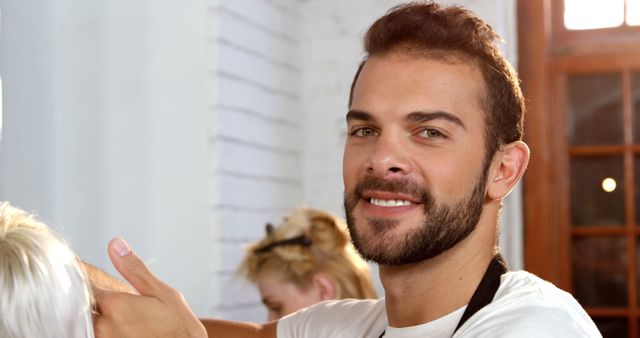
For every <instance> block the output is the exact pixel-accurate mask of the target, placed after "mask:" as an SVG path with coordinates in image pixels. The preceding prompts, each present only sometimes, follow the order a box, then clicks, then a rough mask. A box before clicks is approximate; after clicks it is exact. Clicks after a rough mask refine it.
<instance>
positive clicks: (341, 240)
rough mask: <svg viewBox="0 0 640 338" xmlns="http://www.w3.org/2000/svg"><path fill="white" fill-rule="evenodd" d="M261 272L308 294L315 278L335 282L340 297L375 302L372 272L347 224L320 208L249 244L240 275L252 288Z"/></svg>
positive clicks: (296, 212) (288, 219) (300, 211)
mask: <svg viewBox="0 0 640 338" xmlns="http://www.w3.org/2000/svg"><path fill="white" fill-rule="evenodd" d="M262 271H275V272H279V273H282V274H283V275H284V276H285V278H286V280H288V281H291V282H293V283H294V284H296V285H297V286H298V287H299V288H301V289H305V288H306V287H307V286H308V285H309V284H310V282H311V279H312V278H313V276H314V275H315V274H316V273H320V272H322V273H326V274H328V275H330V276H331V277H332V278H334V279H335V281H336V291H337V292H336V296H337V298H338V299H344V298H375V297H376V293H375V290H374V288H373V285H372V283H371V278H370V275H369V267H368V266H367V264H366V263H365V262H364V261H363V260H362V258H360V256H359V255H358V253H357V252H356V251H355V249H354V248H353V245H352V244H351V242H350V240H349V235H348V233H347V227H346V224H345V223H344V221H342V220H341V219H339V218H338V217H336V216H334V215H332V214H330V213H327V212H324V211H321V210H317V209H309V208H298V209H295V210H294V211H293V212H292V213H291V214H290V215H289V216H288V217H286V218H285V220H284V222H283V223H282V224H281V225H279V226H278V227H275V228H274V227H272V226H271V225H270V224H268V225H267V235H266V236H265V238H263V239H262V240H260V241H258V242H256V243H254V244H252V245H250V246H249V247H248V250H247V254H246V256H245V258H244V261H243V262H242V265H241V267H240V270H239V272H240V274H241V275H243V276H244V277H245V278H247V279H248V280H250V281H251V282H253V283H256V282H257V279H258V275H259V274H260V272H262Z"/></svg>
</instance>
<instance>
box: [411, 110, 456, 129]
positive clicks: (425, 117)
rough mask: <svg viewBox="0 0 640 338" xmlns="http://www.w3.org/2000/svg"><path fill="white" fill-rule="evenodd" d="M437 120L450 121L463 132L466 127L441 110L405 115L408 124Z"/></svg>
mask: <svg viewBox="0 0 640 338" xmlns="http://www.w3.org/2000/svg"><path fill="white" fill-rule="evenodd" d="M437 119H443V120H447V121H451V122H453V123H455V124H457V125H459V126H460V127H462V128H463V129H465V130H466V129H467V126H465V125H464V122H462V120H461V119H460V118H459V117H457V116H455V115H453V114H451V113H447V112H445V111H441V110H435V111H417V112H413V113H411V114H409V115H407V121H408V122H427V121H432V120H437Z"/></svg>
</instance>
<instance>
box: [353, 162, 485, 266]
mask: <svg viewBox="0 0 640 338" xmlns="http://www.w3.org/2000/svg"><path fill="white" fill-rule="evenodd" d="M483 169H484V170H483V172H482V174H481V175H480V178H479V180H478V181H477V182H476V185H475V186H474V188H473V190H472V191H471V194H470V195H469V196H467V197H466V198H464V199H463V200H461V201H459V202H456V203H453V204H451V205H446V204H441V203H437V201H436V200H435V198H434V197H433V195H432V194H431V192H429V191H428V190H427V189H425V188H423V187H421V186H419V185H418V184H417V183H415V182H414V181H412V180H409V179H395V180H383V179H380V178H376V177H372V176H367V177H365V178H363V179H362V180H361V181H360V182H358V184H357V185H356V187H355V188H354V189H353V190H352V191H349V192H346V191H345V195H344V209H345V214H346V220H347V226H348V228H349V233H350V234H351V241H352V242H353V245H354V246H355V247H356V249H357V250H358V252H359V253H360V255H361V256H362V257H363V258H364V259H365V260H368V261H373V262H376V263H378V264H383V265H388V266H403V265H407V264H415V263H419V262H422V261H424V260H427V259H430V258H433V257H436V256H438V255H440V254H441V253H443V252H445V251H447V250H449V249H451V248H452V247H454V246H455V245H456V244H458V243H459V242H460V241H462V240H463V239H465V238H467V236H469V234H470V233H471V232H473V230H474V229H475V228H476V225H477V224H478V221H479V220H480V214H481V213H482V208H483V205H484V200H485V184H486V178H487V174H488V167H485V168H483ZM367 190H377V191H387V192H393V193H403V194H406V195H409V196H412V197H413V198H416V199H417V200H419V201H420V203H422V205H423V210H424V221H423V222H422V224H420V225H419V226H417V227H414V228H411V229H410V230H409V231H407V232H405V233H394V232H393V229H394V228H396V227H397V225H398V223H400V221H399V220H395V219H386V218H373V217H371V218H367V219H365V220H360V221H361V222H366V223H367V224H368V230H367V229H365V228H364V227H362V228H360V229H362V230H363V231H362V232H360V230H359V229H358V227H357V226H356V219H355V217H354V215H353V211H354V209H355V207H356V205H357V204H358V202H362V201H363V199H362V195H363V193H364V192H365V191H367Z"/></svg>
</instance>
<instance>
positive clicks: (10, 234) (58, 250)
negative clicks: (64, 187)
mask: <svg viewBox="0 0 640 338" xmlns="http://www.w3.org/2000/svg"><path fill="white" fill-rule="evenodd" d="M91 300H92V296H91V289H90V287H89V283H88V280H87V279H86V277H85V272H84V270H83V269H82V268H81V265H80V263H79V261H78V259H77V258H76V255H75V254H74V253H73V252H72V251H71V249H70V248H69V246H68V245H67V244H66V243H65V241H64V240H63V239H62V238H60V237H59V236H58V235H57V234H55V233H54V232H53V231H52V230H50V229H49V228H48V227H47V226H46V225H45V224H44V223H42V222H40V221H38V220H37V219H36V218H35V217H34V216H33V215H30V214H28V213H26V212H24V211H22V210H20V209H18V208H14V207H12V206H11V205H9V203H7V202H4V203H0V314H1V315H0V337H2V338H26V337H28V338H62V337H64V338H93V337H94V333H93V325H92V301H91Z"/></svg>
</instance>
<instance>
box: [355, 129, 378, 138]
mask: <svg viewBox="0 0 640 338" xmlns="http://www.w3.org/2000/svg"><path fill="white" fill-rule="evenodd" d="M351 135H353V136H358V137H368V136H375V135H376V131H375V130H374V129H373V128H358V129H356V130H354V131H353V132H351Z"/></svg>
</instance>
